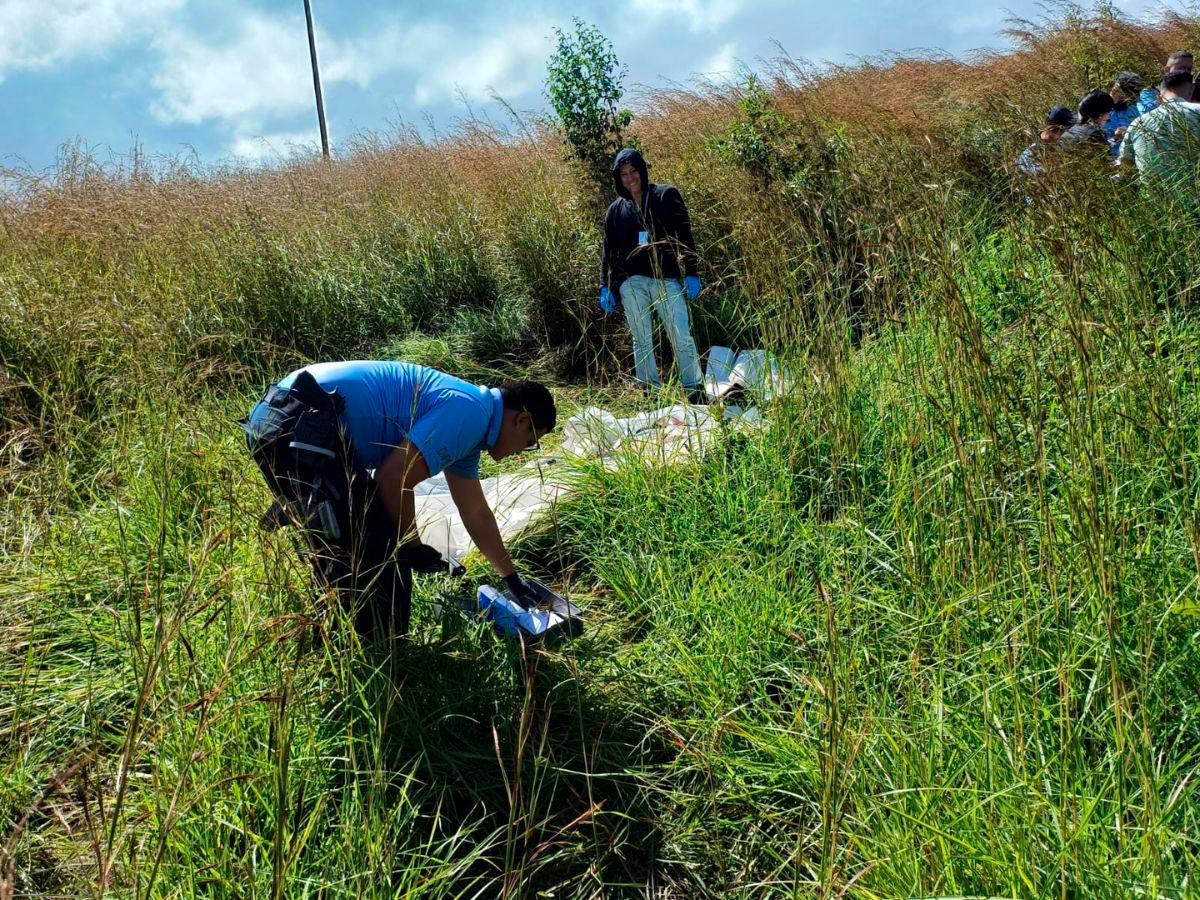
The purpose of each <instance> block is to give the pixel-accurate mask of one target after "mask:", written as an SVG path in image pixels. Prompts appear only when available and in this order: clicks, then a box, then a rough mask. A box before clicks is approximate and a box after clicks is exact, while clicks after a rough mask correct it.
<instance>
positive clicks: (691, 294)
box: [683, 275, 700, 300]
mask: <svg viewBox="0 0 1200 900" xmlns="http://www.w3.org/2000/svg"><path fill="white" fill-rule="evenodd" d="M683 289H684V290H685V291H687V296H688V299H689V300H695V299H696V298H697V297H698V296H699V295H700V276H699V275H689V276H688V277H687V278H685V279H683Z"/></svg>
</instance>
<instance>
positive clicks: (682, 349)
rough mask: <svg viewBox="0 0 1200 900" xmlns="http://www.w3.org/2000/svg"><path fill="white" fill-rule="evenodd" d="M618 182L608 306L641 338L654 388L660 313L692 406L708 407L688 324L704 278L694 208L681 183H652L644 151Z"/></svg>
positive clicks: (629, 158) (609, 231) (643, 376)
mask: <svg viewBox="0 0 1200 900" xmlns="http://www.w3.org/2000/svg"><path fill="white" fill-rule="evenodd" d="M612 178H613V186H614V188H615V189H616V192H617V199H616V200H614V201H613V202H612V204H611V205H610V206H609V207H608V210H607V212H605V214H604V247H603V249H602V250H601V253H600V308H601V309H602V310H603V311H604V312H605V313H611V312H615V311H616V307H617V302H618V300H619V301H620V303H621V306H622V307H623V308H624V310H625V319H626V321H627V322H628V323H629V332H630V335H631V336H632V338H633V363H634V371H635V375H636V377H637V380H638V381H639V382H640V383H641V384H642V385H644V386H645V387H646V388H648V389H650V390H657V389H658V388H659V387H661V385H662V382H661V381H660V377H659V372H658V362H657V360H655V358H654V329H653V321H652V317H651V314H652V313H653V314H656V315H657V316H658V318H659V320H660V321H661V322H662V324H663V328H664V329H665V330H666V332H667V339H668V340H669V341H670V342H671V349H672V350H673V351H674V352H675V362H676V363H677V364H678V365H679V377H680V381H681V382H682V383H683V387H684V390H685V391H686V392H687V397H688V400H689V402H692V403H705V402H707V400H706V397H705V394H704V388H703V386H702V384H701V378H702V375H701V372H700V359H699V353H698V352H697V350H696V341H695V339H694V338H693V337H692V330H691V323H690V322H689V319H688V301H689V300H695V299H696V297H697V296H698V295H699V293H700V274H699V270H698V268H697V260H696V242H695V239H694V238H693V237H692V222H691V219H690V218H689V216H688V210H687V206H686V205H685V204H684V202H683V197H682V196H681V195H680V193H679V190H678V189H677V188H675V187H674V185H670V184H655V183H654V182H652V181H651V180H650V177H649V169H648V167H647V165H646V160H645V159H644V158H643V157H642V154H641V153H639V152H638V151H637V150H634V149H631V148H626V149H624V150H622V151H621V152H620V153H618V154H617V157H616V159H615V160H614V161H613V166H612Z"/></svg>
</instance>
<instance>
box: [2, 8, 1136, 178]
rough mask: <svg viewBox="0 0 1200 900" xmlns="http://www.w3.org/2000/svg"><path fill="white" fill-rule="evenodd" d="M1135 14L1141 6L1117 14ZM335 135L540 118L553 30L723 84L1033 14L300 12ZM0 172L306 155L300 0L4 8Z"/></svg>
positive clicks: (910, 45) (978, 43)
mask: <svg viewBox="0 0 1200 900" xmlns="http://www.w3.org/2000/svg"><path fill="white" fill-rule="evenodd" d="M1118 5H1119V6H1121V7H1122V8H1124V9H1127V10H1129V11H1132V12H1134V13H1141V12H1142V11H1143V10H1144V9H1146V8H1147V7H1148V6H1149V4H1148V3H1145V2H1142V0H1127V2H1123V3H1120V4H1118ZM313 7H314V12H315V16H316V20H317V23H318V27H317V41H318V49H319V52H320V57H321V69H322V79H323V87H324V90H325V97H326V107H327V112H328V116H329V128H330V136H331V139H332V141H333V144H334V150H335V152H337V150H338V148H339V146H342V147H344V146H345V142H346V141H347V139H348V138H350V137H352V136H353V135H354V134H356V133H363V132H386V131H387V130H388V129H389V128H390V127H392V126H394V124H395V123H397V122H399V121H404V122H408V123H412V124H415V125H417V126H418V127H420V128H422V130H425V131H428V129H429V126H430V123H432V124H433V126H434V127H437V128H439V129H448V128H450V127H452V126H453V122H454V119H455V118H456V117H460V116H462V115H463V114H464V113H465V110H466V104H469V105H470V106H471V107H472V108H473V109H474V110H475V112H476V113H477V114H488V115H495V114H496V107H495V106H494V105H493V104H492V102H491V101H490V99H489V96H490V94H491V92H492V91H493V90H494V91H496V92H497V93H499V94H500V95H501V96H503V97H504V98H505V99H506V100H507V101H508V102H510V103H511V104H512V105H513V106H514V107H516V108H518V109H520V110H523V111H525V110H530V111H536V110H539V109H540V108H541V106H542V99H541V81H542V76H543V73H544V70H545V60H546V56H547V55H548V54H549V52H550V51H551V49H552V37H553V29H554V27H555V26H559V27H563V28H569V27H570V22H571V18H572V17H573V16H579V17H581V18H583V19H586V20H587V21H589V22H592V23H595V24H596V25H599V26H600V28H601V29H602V30H603V31H604V32H605V33H606V34H607V35H608V36H609V37H610V38H611V39H612V41H613V44H614V46H615V49H616V51H617V53H618V55H619V56H620V58H621V60H622V62H624V63H625V64H626V65H627V66H628V69H629V73H628V76H627V81H626V83H627V86H628V87H629V88H630V90H631V92H632V93H633V94H634V98H633V106H634V108H635V109H636V93H637V91H638V90H639V89H640V88H656V87H663V86H665V85H669V84H684V85H687V84H691V83H694V81H695V79H696V78H697V77H700V76H707V77H710V78H713V79H717V80H720V79H724V78H729V77H731V76H733V75H734V74H736V72H737V71H739V69H742V68H745V67H750V68H756V67H758V66H759V65H760V61H761V60H762V59H764V58H769V57H772V56H775V55H777V52H778V51H777V48H776V46H775V43H776V42H778V44H780V45H782V46H783V47H784V48H785V49H786V50H787V52H788V53H789V54H790V55H792V56H793V57H797V58H804V59H807V60H810V61H814V62H818V63H819V62H822V61H845V60H847V59H851V58H854V57H857V56H864V55H870V54H874V53H878V52H880V51H884V50H896V51H904V50H909V49H917V48H939V49H943V50H946V51H949V52H954V53H960V52H964V51H967V50H969V49H972V48H978V47H985V46H998V45H999V44H1000V38H999V37H998V32H999V30H1000V29H1001V28H1003V26H1004V21H1005V19H1006V18H1007V17H1008V16H1009V15H1017V16H1030V17H1037V16H1038V15H1039V14H1040V12H1041V10H1042V4H1041V3H1040V2H1039V0H1011V2H1010V3H1008V4H1007V5H1006V6H1002V7H996V6H993V5H991V4H984V3H963V2H947V0H913V2H907V3H903V2H893V0H881V2H865V0H841V2H836V0H790V2H789V0H635V2H633V3H623V4H615V3H600V2H593V0H589V2H575V3H548V2H544V0H520V2H509V0H493V2H489V3H486V4H480V3H468V2H462V0H434V2H420V3H418V2H412V0H410V2H406V3H395V2H384V0H377V2H366V0H313ZM0 121H2V122H4V127H3V130H2V131H0V167H12V168H30V169H32V170H34V171H43V170H45V169H47V168H48V167H50V166H52V165H53V164H54V162H55V159H56V156H57V153H58V149H59V147H60V146H61V145H62V144H63V143H64V142H66V141H72V140H76V139H78V140H81V141H82V142H83V143H84V144H85V145H86V146H88V147H89V148H92V149H93V150H94V151H96V152H98V153H99V155H100V156H101V157H102V158H104V157H107V156H109V155H110V154H111V155H114V156H121V155H123V154H125V153H127V152H128V151H129V149H130V148H131V147H132V146H133V145H134V143H135V142H136V143H137V144H139V145H140V146H141V147H142V149H143V150H144V151H145V152H147V153H150V154H153V155H184V156H187V155H190V154H195V156H196V157H198V158H199V160H200V161H202V162H204V163H216V162H220V161H221V160H223V159H227V158H229V157H231V156H240V157H243V158H246V159H250V160H262V161H267V162H269V161H270V160H271V159H272V158H273V156H274V155H276V154H286V153H288V152H289V149H291V148H293V147H295V146H303V145H315V144H316V142H317V140H318V137H317V128H316V117H315V113H314V106H313V96H312V81H311V75H310V70H309V61H308V45H307V40H306V36H305V27H304V7H303V0H286V2H284V0H244V2H236V3H235V2H219V0H0Z"/></svg>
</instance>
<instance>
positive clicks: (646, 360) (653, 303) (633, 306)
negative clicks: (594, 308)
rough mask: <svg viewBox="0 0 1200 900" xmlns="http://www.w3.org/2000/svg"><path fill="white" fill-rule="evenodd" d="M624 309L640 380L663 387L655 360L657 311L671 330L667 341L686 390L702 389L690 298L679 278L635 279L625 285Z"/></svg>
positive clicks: (642, 276) (666, 327)
mask: <svg viewBox="0 0 1200 900" xmlns="http://www.w3.org/2000/svg"><path fill="white" fill-rule="evenodd" d="M621 305H622V306H623V307H625V320H626V321H627V322H628V323H629V331H630V333H631V334H632V335H633V362H634V371H635V373H636V375H637V380H638V381H640V382H642V384H649V385H653V386H654V387H657V386H659V385H660V384H662V382H661V381H660V380H659V377H658V361H657V360H656V359H655V358H654V326H653V323H652V321H651V318H650V314H651V312H652V311H653V312H654V313H657V314H658V318H659V321H661V322H662V323H663V327H664V328H665V329H666V330H667V339H668V340H669V341H670V342H671V349H672V350H674V351H675V361H676V362H677V363H678V364H679V379H680V381H682V382H683V384H684V386H685V387H699V385H700V381H701V378H702V376H701V374H700V359H699V355H698V354H697V353H696V342H695V340H693V339H692V329H691V325H690V324H689V322H688V308H687V295H686V294H685V293H684V292H683V282H681V281H680V280H679V279H678V278H647V277H646V276H645V275H632V276H630V277H629V278H626V279H625V280H624V281H622V282H621Z"/></svg>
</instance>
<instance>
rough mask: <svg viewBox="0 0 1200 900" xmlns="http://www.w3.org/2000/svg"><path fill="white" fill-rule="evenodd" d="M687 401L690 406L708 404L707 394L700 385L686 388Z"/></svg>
mask: <svg viewBox="0 0 1200 900" xmlns="http://www.w3.org/2000/svg"><path fill="white" fill-rule="evenodd" d="M687 402H688V403H690V404H692V406H708V394H707V393H706V392H705V390H704V388H702V387H699V386H697V387H690V388H688V389H687Z"/></svg>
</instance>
